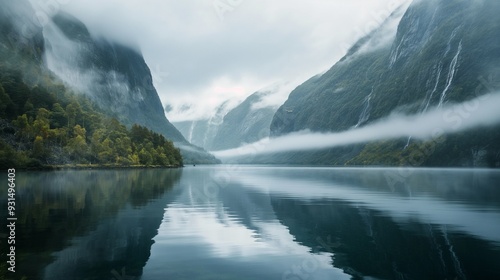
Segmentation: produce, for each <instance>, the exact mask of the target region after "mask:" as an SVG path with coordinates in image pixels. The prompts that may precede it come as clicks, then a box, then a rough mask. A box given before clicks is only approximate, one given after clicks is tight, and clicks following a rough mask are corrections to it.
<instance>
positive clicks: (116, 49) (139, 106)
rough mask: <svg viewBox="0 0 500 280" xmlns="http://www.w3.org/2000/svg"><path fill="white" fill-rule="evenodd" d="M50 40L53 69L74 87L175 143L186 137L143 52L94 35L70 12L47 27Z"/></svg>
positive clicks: (49, 60) (49, 58) (48, 54)
mask: <svg viewBox="0 0 500 280" xmlns="http://www.w3.org/2000/svg"><path fill="white" fill-rule="evenodd" d="M44 38H45V44H46V46H47V50H46V52H45V58H46V61H47V65H48V67H49V68H50V70H52V71H53V72H54V73H55V74H56V75H58V76H59V77H60V78H61V79H63V81H65V82H66V83H67V84H68V85H70V86H72V87H74V88H76V89H78V90H79V91H80V92H82V93H84V94H86V95H88V96H89V97H91V98H92V99H93V100H94V101H95V102H96V103H97V104H99V105H100V106H101V108H103V110H105V111H108V112H109V113H110V114H111V115H114V116H116V117H117V118H118V119H119V120H121V121H123V122H124V123H125V124H129V125H131V124H133V123H138V124H140V125H144V126H146V127H148V128H150V129H152V130H154V131H157V132H159V133H162V134H163V135H165V136H166V137H168V138H169V139H171V140H173V141H176V142H183V141H185V140H184V137H182V135H181V134H180V133H179V131H177V129H175V127H174V126H173V125H172V124H170V122H168V120H167V119H166V117H165V114H164V112H163V106H162V105H161V101H160V98H159V97H158V93H157V92H156V89H155V88H154V86H153V83H152V77H151V72H150V70H149V68H148V66H147V64H146V62H145V61H144V58H143V57H142V55H141V54H140V53H139V52H138V51H137V50H134V49H132V48H130V47H126V46H123V45H119V44H116V43H113V42H108V41H106V40H105V39H95V38H93V37H92V36H91V35H90V34H89V32H88V30H87V28H86V27H85V25H83V23H81V22H80V21H78V20H77V19H76V18H74V17H72V16H70V15H68V14H57V15H56V16H55V17H54V18H53V20H52V23H49V24H47V26H46V27H45V28H44Z"/></svg>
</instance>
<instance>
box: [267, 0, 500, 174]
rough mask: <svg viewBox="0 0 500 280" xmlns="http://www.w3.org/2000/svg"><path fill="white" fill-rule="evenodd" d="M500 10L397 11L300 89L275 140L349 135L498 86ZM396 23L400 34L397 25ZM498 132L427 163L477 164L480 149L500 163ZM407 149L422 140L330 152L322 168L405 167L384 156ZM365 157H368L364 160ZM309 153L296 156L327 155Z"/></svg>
mask: <svg viewBox="0 0 500 280" xmlns="http://www.w3.org/2000/svg"><path fill="white" fill-rule="evenodd" d="M499 10H500V2H498V1H465V0H454V1H444V0H418V1H414V2H413V3H412V4H411V5H410V7H409V8H408V9H407V10H406V11H405V10H397V11H395V12H394V14H393V15H392V16H391V17H390V18H388V19H387V21H386V22H385V23H384V24H382V25H381V26H380V27H379V28H378V29H377V30H375V31H374V32H372V33H371V34H369V35H368V36H366V37H364V38H362V39H360V40H359V41H358V42H357V43H356V44H355V45H354V46H353V47H352V48H351V49H350V50H349V52H348V53H347V55H346V56H345V57H344V58H342V59H341V60H340V61H339V62H338V63H336V64H335V65H334V66H333V67H332V68H331V69H330V70H328V71H327V72H326V73H324V74H323V75H321V76H316V77H314V78H311V79H310V80H308V81H306V82H305V83H303V84H302V85H301V86H299V87H297V88H296V89H295V90H294V91H292V92H291V94H290V96H289V98H288V100H287V101H286V102H285V103H284V104H283V106H281V107H280V109H279V110H278V111H277V113H276V114H275V116H274V118H273V121H272V123H271V135H272V136H279V135H284V134H287V133H290V132H294V131H300V130H305V129H309V130H311V131H319V132H326V131H344V130H348V129H353V128H357V127H360V126H363V125H366V124H369V123H371V122H374V121H376V120H380V119H381V118H383V117H386V116H388V115H390V114H391V113H393V112H403V113H408V114H418V113H421V112H425V111H427V110H428V109H430V108H432V107H441V106H443V105H444V104H446V103H453V102H462V101H466V100H470V99H473V98H474V97H477V96H478V95H482V94H485V93H488V92H491V91H493V90H494V89H495V88H496V89H498V82H495V79H496V78H498V77H499V73H500V68H499V65H500V28H499V27H500V20H499V18H498V17H497V16H495V14H496V13H497V12H498V11H499ZM402 12H404V14H402ZM401 15H403V16H402V18H401ZM400 18H401V20H399V19H400ZM395 21H399V24H397V25H396V26H397V29H393V28H391V26H394V22H395ZM391 33H392V34H391ZM498 131H499V129H498V128H497V129H489V130H488V129H480V130H475V131H474V132H473V133H467V134H462V135H451V136H447V137H446V140H444V141H443V142H442V143H441V144H440V145H439V147H438V149H437V150H438V151H439V152H436V153H433V154H432V155H429V156H428V158H426V159H425V160H424V161H423V162H422V164H424V165H475V164H474V163H473V162H474V158H475V156H474V151H481V153H482V154H483V155H484V161H483V163H482V164H483V165H484V164H488V165H496V164H499V163H500V156H499V150H500V147H499V146H498V144H496V143H498V142H499V141H498V140H499V139H500V138H499V137H500V135H499V133H498ZM407 144H414V147H413V148H419V147H418V146H419V145H421V144H422V143H418V142H412V141H411V139H410V140H409V139H401V141H391V142H389V143H385V144H380V143H377V144H372V145H367V146H364V145H362V146H359V145H358V146H357V147H353V148H348V150H349V151H350V154H349V155H346V152H345V148H344V150H343V151H340V149H330V150H329V151H328V153H330V154H331V155H330V156H328V157H327V158H324V159H322V160H320V161H319V162H317V163H335V164H344V163H346V162H349V161H350V160H351V159H353V157H354V158H355V160H353V161H350V162H349V163H352V164H399V163H398V162H396V161H394V160H379V159H380V157H379V156H378V155H382V154H388V153H395V154H399V153H400V151H401V150H403V149H404V148H405V147H407ZM409 148H410V149H411V148H412V147H409ZM453 151H455V152H453ZM360 152H361V155H363V156H361V157H360V156H358V157H356V156H357V155H360ZM309 154H311V156H310V157H309V156H304V155H301V156H298V155H297V154H295V158H296V159H295V160H294V161H295V162H309V163H311V162H313V161H315V160H314V159H313V158H314V157H316V156H323V155H324V154H325V152H322V153H320V154H317V153H309ZM312 154H314V155H312ZM377 154H378V155H377ZM399 155H400V154H399ZM443 155H444V156H445V157H444V158H443ZM287 157H293V155H291V154H288V155H287ZM377 157H378V159H377ZM397 157H398V156H395V158H397ZM306 158H308V159H306ZM316 158H318V157H316ZM340 158H342V159H340ZM486 158H488V159H487V160H486ZM282 160H283V159H282Z"/></svg>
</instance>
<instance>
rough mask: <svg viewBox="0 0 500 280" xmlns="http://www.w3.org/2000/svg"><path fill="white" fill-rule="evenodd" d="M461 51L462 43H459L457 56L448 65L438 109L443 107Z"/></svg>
mask: <svg viewBox="0 0 500 280" xmlns="http://www.w3.org/2000/svg"><path fill="white" fill-rule="evenodd" d="M461 51H462V41H460V43H459V44H458V50H457V54H456V55H455V57H453V60H452V61H451V63H450V70H449V72H448V77H447V79H446V87H445V88H444V90H443V92H442V93H441V99H440V100H439V104H438V107H441V106H442V105H443V103H444V100H445V98H446V93H447V92H448V90H449V89H450V87H451V84H452V82H453V79H454V78H455V73H456V71H457V66H458V57H459V56H460V52H461Z"/></svg>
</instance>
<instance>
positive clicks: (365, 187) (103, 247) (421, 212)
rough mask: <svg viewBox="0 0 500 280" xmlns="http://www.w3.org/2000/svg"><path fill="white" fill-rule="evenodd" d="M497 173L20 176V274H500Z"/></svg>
mask: <svg viewBox="0 0 500 280" xmlns="http://www.w3.org/2000/svg"><path fill="white" fill-rule="evenodd" d="M405 172H406V173H405ZM498 182H500V172H499V171H494V170H465V169H464V170H443V169H405V170H398V169H334V168H297V167H295V168H289V167H258V166H244V167H230V166H206V167H202V166H197V167H189V168H185V169H184V170H124V171H78V172H41V173H29V174H28V173H26V174H25V173H20V174H18V181H17V183H18V186H19V189H18V197H17V199H18V203H19V208H20V209H22V210H21V211H20V212H19V223H20V224H21V227H20V228H19V229H18V240H20V242H19V243H20V245H19V247H18V248H19V249H18V250H19V251H18V252H19V270H20V271H22V273H23V275H26V276H28V279H143V280H149V279H153V280H154V279H217V280H218V279H299V280H300V279H353V278H354V279H363V278H366V279H373V278H376V279H455V278H456V279H465V278H481V279H483V278H484V279H500V268H498V267H497V263H498V262H499V261H500V223H498V221H500V189H499V188H498ZM2 197H5V193H2ZM5 201H6V199H2V201H1V202H0V203H3V204H4V203H5ZM3 204H2V205H0V207H4V205H3ZM0 218H2V219H3V218H4V217H0ZM21 241H22V242H21ZM1 245H2V246H4V245H5V243H2V244H1ZM2 249H3V247H2Z"/></svg>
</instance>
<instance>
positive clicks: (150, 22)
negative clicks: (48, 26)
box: [59, 0, 408, 121]
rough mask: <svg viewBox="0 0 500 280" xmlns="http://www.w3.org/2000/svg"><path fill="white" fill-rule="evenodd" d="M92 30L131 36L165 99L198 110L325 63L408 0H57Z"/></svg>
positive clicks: (301, 76) (178, 116) (175, 116)
mask: <svg viewBox="0 0 500 280" xmlns="http://www.w3.org/2000/svg"><path fill="white" fill-rule="evenodd" d="M59 2H60V3H63V4H62V5H61V7H62V8H63V9H64V10H66V11H68V12H70V13H71V14H73V15H75V16H76V17H78V18H79V19H81V20H82V21H83V22H85V23H86V24H87V26H89V28H90V31H91V32H92V33H93V34H95V35H102V36H106V37H108V38H109V37H111V38H113V39H115V40H119V41H122V42H125V43H135V44H138V45H139V46H140V48H141V50H142V52H143V54H144V56H145V59H146V62H147V63H148V65H149V66H150V68H151V70H152V72H153V78H154V83H155V86H156V87H157V90H158V93H159V95H160V98H161V100H162V102H163V104H164V105H166V104H171V105H172V106H173V107H174V109H178V108H180V107H181V106H182V105H183V104H190V105H192V106H193V107H194V108H196V110H194V111H195V112H196V113H195V114H193V113H192V111H191V113H190V114H189V115H185V114H184V115H183V114H182V113H179V112H178V111H177V110H174V112H171V113H169V114H167V116H168V117H169V119H170V120H172V121H176V120H177V121H178V120H185V119H193V118H199V117H202V116H203V115H206V114H209V113H210V112H212V111H213V109H214V107H215V106H216V105H218V104H220V103H221V101H222V100H225V99H227V98H230V97H239V98H243V97H245V96H248V95H249V94H251V93H253V92H255V91H256V90H258V89H260V88H263V87H267V86H269V85H271V84H273V83H276V82H281V81H293V82H292V83H297V84H298V83H300V82H303V81H305V80H306V79H307V78H309V77H311V76H313V75H315V74H318V73H320V72H323V71H325V70H327V69H328V68H330V67H331V66H332V65H333V64H334V63H335V62H336V61H337V60H338V59H339V58H340V57H341V56H342V55H343V54H344V53H345V52H346V49H347V48H348V47H349V46H350V44H352V43H353V42H354V41H355V40H356V39H358V38H359V37H361V36H363V35H365V34H366V33H367V32H368V31H370V30H372V29H373V28H375V27H376V26H377V25H378V24H380V23H381V21H382V20H383V19H384V18H385V17H386V16H388V15H389V14H390V12H392V11H393V10H394V9H395V8H396V7H397V6H399V5H401V4H403V3H407V2H408V1H407V0H392V1H388V0H315V1H311V0H309V1H306V0H267V1H266V0H191V1H178V0H147V1H145V0H143V1H140V0H106V1H103V0H60V1H59Z"/></svg>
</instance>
